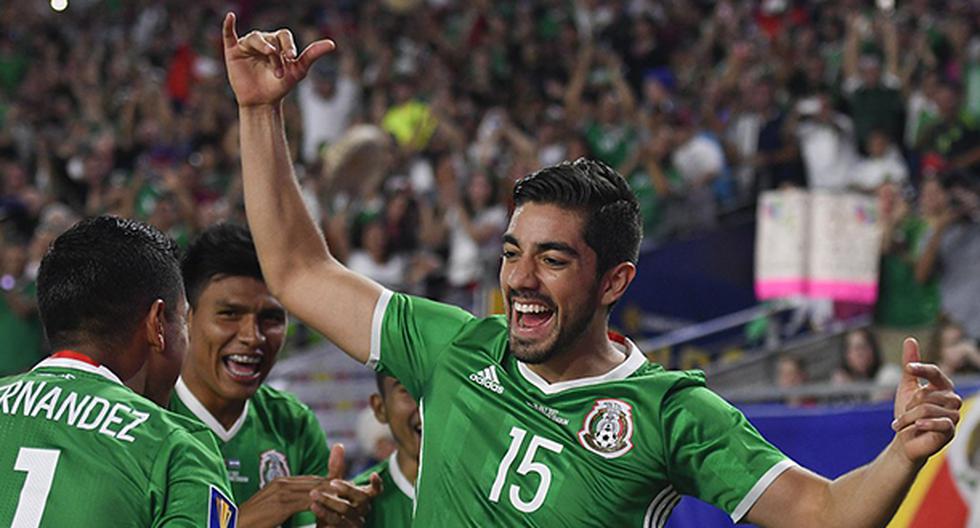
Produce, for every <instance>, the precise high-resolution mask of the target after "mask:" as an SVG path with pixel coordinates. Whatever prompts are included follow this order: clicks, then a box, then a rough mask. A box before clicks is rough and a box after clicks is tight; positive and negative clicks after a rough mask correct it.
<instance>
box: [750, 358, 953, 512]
mask: <svg viewBox="0 0 980 528" xmlns="http://www.w3.org/2000/svg"><path fill="white" fill-rule="evenodd" d="M903 347H904V348H903V353H902V363H903V364H904V369H903V372H902V381H901V383H900V384H899V386H898V392H897V393H896V395H895V421H894V422H893V423H892V428H893V429H895V431H896V434H895V438H894V439H893V440H892V442H891V443H890V444H889V445H888V447H887V448H885V450H884V451H882V452H881V454H879V455H878V457H877V458H876V459H875V460H874V461H873V462H871V463H870V464H868V465H866V466H863V467H861V468H858V469H856V470H854V471H851V472H850V473H847V474H846V475H843V476H841V477H840V478H838V479H836V480H834V481H829V480H827V479H825V478H823V477H820V476H819V475H816V474H814V473H812V472H809V471H807V470H805V469H802V468H799V467H794V468H791V469H789V470H787V471H786V472H784V473H783V474H782V475H780V476H779V477H778V478H777V479H776V480H775V481H774V482H773V483H772V485H770V486H769V487H768V488H767V489H766V490H765V491H764V492H763V494H762V495H761V496H760V497H759V500H758V501H757V502H756V503H755V505H753V507H752V508H751V509H750V510H749V511H748V513H747V515H746V520H747V521H749V522H751V523H755V524H758V525H760V526H787V527H789V526H792V527H809V526H820V527H823V526H848V527H855V528H860V527H865V526H868V527H871V526H884V525H886V524H887V523H888V521H889V520H890V519H891V518H892V516H893V515H894V514H895V511H896V510H897V509H898V507H899V505H900V504H901V503H902V500H903V499H904V497H905V494H906V492H908V489H909V487H910V486H911V485H912V482H913V481H914V480H915V477H916V475H917V474H918V472H919V470H920V469H921V468H922V466H923V465H924V464H925V463H926V460H928V459H929V457H930V456H932V455H934V454H936V453H937V452H939V451H940V450H941V449H942V448H943V447H944V446H945V445H946V444H948V443H949V441H950V440H952V438H953V433H954V432H955V430H956V423H957V422H958V421H959V408H960V405H961V403H962V401H961V399H960V397H959V396H958V395H957V394H956V393H955V392H954V391H953V383H952V382H951V381H950V379H949V378H948V377H947V376H946V375H945V374H944V373H943V372H942V371H941V370H940V369H939V368H938V367H937V366H935V365H927V364H923V363H920V362H919V345H918V343H917V342H916V341H915V340H914V339H906V340H905V343H904V345H903ZM920 378H921V379H924V380H926V381H927V382H928V383H927V384H925V385H919V379H920Z"/></svg>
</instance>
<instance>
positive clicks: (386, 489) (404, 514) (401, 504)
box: [354, 452, 415, 528]
mask: <svg viewBox="0 0 980 528" xmlns="http://www.w3.org/2000/svg"><path fill="white" fill-rule="evenodd" d="M396 456H397V452H396V453H392V454H391V456H390V457H388V459H387V460H384V461H382V462H379V463H378V464H376V465H375V466H374V467H371V468H368V469H367V470H365V471H364V472H363V473H361V474H360V475H358V476H357V477H355V478H354V484H357V485H358V486H364V485H367V484H370V483H371V474H372V473H377V474H378V476H380V477H381V482H382V488H381V495H378V496H377V497H375V498H374V500H372V501H371V513H369V514H368V518H367V522H366V523H365V524H364V528H407V527H409V526H411V525H412V503H413V502H414V501H415V485H413V484H412V483H411V482H409V480H408V479H407V478H406V477H405V474H404V473H402V470H401V468H400V467H399V466H398V460H397V459H396Z"/></svg>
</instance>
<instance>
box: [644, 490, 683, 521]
mask: <svg viewBox="0 0 980 528" xmlns="http://www.w3.org/2000/svg"><path fill="white" fill-rule="evenodd" d="M672 494H676V492H675V491H674V486H671V485H669V484H668V485H667V487H666V488H664V489H662V490H660V493H658V494H657V496H656V497H654V498H653V500H652V501H650V506H648V507H647V512H646V515H644V516H643V528H649V527H651V526H655V525H654V524H653V518H654V513H653V512H654V511H656V510H657V507H658V506H659V505H660V504H661V503H663V502H666V501H667V500H670V496H671V495H672Z"/></svg>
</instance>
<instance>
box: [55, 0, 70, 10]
mask: <svg viewBox="0 0 980 528" xmlns="http://www.w3.org/2000/svg"><path fill="white" fill-rule="evenodd" d="M51 9H54V10H55V11H58V12H59V13H60V12H62V11H64V10H65V9H68V0H51Z"/></svg>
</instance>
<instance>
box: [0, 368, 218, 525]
mask: <svg viewBox="0 0 980 528" xmlns="http://www.w3.org/2000/svg"><path fill="white" fill-rule="evenodd" d="M236 518H237V509H236V508H235V505H234V499H233V498H232V495H231V490H230V488H229V485H228V477H227V475H226V474H225V469H224V467H223V465H222V463H221V458H220V457H219V456H218V449H217V446H216V445H215V444H214V440H212V439H211V437H210V435H209V434H208V432H207V431H206V430H205V429H204V428H203V427H200V426H198V425H197V424H195V423H193V422H191V421H189V420H186V419H184V418H182V417H180V416H177V415H175V414H173V413H171V412H169V411H167V410H165V409H162V408H160V407H159V406H157V405H156V404H154V403H152V402H151V401H150V400H148V399H146V398H144V397H142V396H140V395H138V394H136V393H134V392H133V391H132V390H130V389H129V388H128V387H126V386H125V385H123V384H122V382H121V381H120V380H119V378H118V377H116V375H115V374H113V373H112V371H110V370H109V369H107V368H106V367H104V366H97V365H94V364H89V363H86V362H84V361H80V360H77V359H68V358H48V359H45V360H43V361H41V362H40V363H38V365H37V366H36V367H34V369H33V370H31V371H30V372H27V373H25V374H21V375H18V376H12V377H8V378H4V379H0V526H13V527H16V528H28V527H35V526H51V527H55V526H58V527H61V526H132V527H139V526H161V527H162V526H166V527H168V528H169V527H175V526H182V527H195V528H196V527H200V526H208V527H220V528H229V527H233V526H235V522H236Z"/></svg>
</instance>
